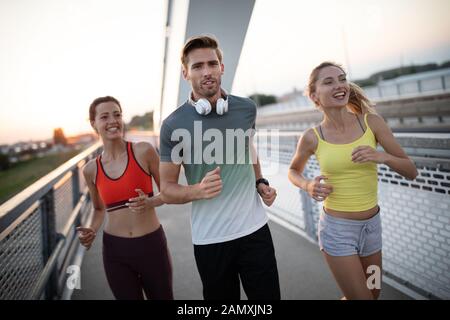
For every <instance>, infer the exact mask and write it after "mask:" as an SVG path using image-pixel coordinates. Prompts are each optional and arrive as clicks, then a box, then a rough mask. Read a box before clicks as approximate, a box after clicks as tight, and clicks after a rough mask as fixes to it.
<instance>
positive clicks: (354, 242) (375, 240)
mask: <svg viewBox="0 0 450 320" xmlns="http://www.w3.org/2000/svg"><path fill="white" fill-rule="evenodd" d="M318 236H319V246H320V250H323V251H325V253H327V254H329V255H330V256H351V255H359V256H360V257H367V256H370V255H372V254H374V253H376V252H378V251H380V250H381V217H380V211H378V213H377V214H376V215H374V216H373V217H372V218H370V219H367V220H352V219H344V218H336V217H333V216H331V215H329V214H327V213H326V212H325V211H323V209H322V214H321V215H320V219H319V227H318Z"/></svg>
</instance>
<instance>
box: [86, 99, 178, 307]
mask: <svg viewBox="0 0 450 320" xmlns="http://www.w3.org/2000/svg"><path fill="white" fill-rule="evenodd" d="M89 119H90V122H91V125H92V127H93V128H94V130H95V131H96V132H97V133H98V135H99V136H100V138H101V139H102V142H103V152H102V154H101V155H100V156H98V157H97V158H96V159H93V160H91V161H89V162H88V163H87V164H86V166H85V167H84V169H83V174H84V177H85V180H86V184H87V186H88V188H89V193H90V196H91V199H92V204H93V206H94V218H93V220H92V223H91V224H90V226H88V227H79V228H77V230H78V231H79V239H80V242H81V244H82V245H83V246H85V247H86V248H88V249H89V248H90V247H91V245H92V242H93V241H94V239H95V237H96V234H97V232H98V231H99V230H100V228H101V226H102V224H103V220H104V218H105V212H106V213H107V215H106V223H105V226H104V231H103V263H104V268H105V273H106V277H107V280H108V283H109V285H110V287H111V290H112V292H113V294H114V296H115V298H116V299H120V300H142V299H144V295H143V292H144V293H145V296H146V297H147V299H155V300H171V299H173V292H172V266H171V259H170V254H169V250H168V247H167V241H166V237H165V234H164V230H163V228H162V226H161V224H160V223H159V220H158V217H157V216H156V213H155V209H154V208H155V207H157V206H160V205H162V204H163V201H162V200H161V198H160V195H159V194H158V195H154V194H153V186H152V177H153V179H154V180H155V182H156V184H157V185H158V188H159V156H158V154H157V153H156V151H155V149H154V148H153V146H152V145H150V144H148V143H145V142H139V143H131V142H127V141H125V140H124V139H123V136H124V123H123V120H122V107H121V106H120V103H119V101H117V99H115V98H113V97H110V96H106V97H100V98H97V99H95V100H94V101H93V102H92V104H91V106H90V108H89Z"/></svg>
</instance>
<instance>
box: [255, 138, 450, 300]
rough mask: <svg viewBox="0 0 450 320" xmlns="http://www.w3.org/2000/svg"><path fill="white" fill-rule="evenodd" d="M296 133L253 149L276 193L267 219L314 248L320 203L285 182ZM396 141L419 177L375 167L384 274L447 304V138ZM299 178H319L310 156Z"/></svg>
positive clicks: (449, 261)
mask: <svg viewBox="0 0 450 320" xmlns="http://www.w3.org/2000/svg"><path fill="white" fill-rule="evenodd" d="M301 134H302V132H299V131H295V132H280V133H279V137H278V139H277V140H278V142H279V143H278V145H276V144H273V143H267V144H264V143H262V144H258V154H259V155H260V158H261V159H260V160H261V163H262V167H263V171H264V168H265V167H266V168H271V170H269V171H271V174H270V175H268V178H269V180H270V182H271V185H273V186H274V187H275V188H276V189H277V194H278V196H277V200H276V201H275V202H274V204H273V205H272V206H271V207H270V208H269V211H270V212H271V214H272V216H273V217H274V218H275V219H276V220H278V221H279V222H280V223H282V224H284V225H285V226H286V227H288V228H290V229H293V230H295V231H297V232H298V233H299V234H302V235H303V236H305V237H306V238H308V239H310V240H311V241H312V242H314V243H317V223H318V219H319V215H320V212H321V206H322V205H323V204H322V203H321V202H316V201H315V200H313V199H312V198H310V197H309V196H308V195H307V194H306V193H305V192H303V191H301V190H299V189H298V188H296V187H295V186H293V185H292V184H291V183H290V182H289V181H288V178H287V174H288V168H289V164H290V161H291V159H292V156H293V154H294V152H295V150H296V145H297V142H298V139H299V138H300V136H301ZM396 137H397V140H398V141H399V142H400V144H401V145H402V146H403V148H404V150H405V151H406V152H407V153H408V155H409V156H410V157H411V158H412V160H413V161H414V162H415V164H416V166H417V168H418V171H419V176H418V177H417V178H416V179H415V180H413V181H409V180H406V179H405V178H403V177H401V176H400V175H398V174H397V173H395V172H393V171H392V170H391V169H390V168H389V167H387V166H385V165H379V166H378V185H379V191H378V198H379V204H380V207H381V216H382V227H383V268H384V271H385V275H387V276H388V278H389V279H391V280H393V281H395V282H396V283H397V284H401V285H402V286H403V287H406V288H409V289H410V290H412V291H413V292H415V293H418V294H419V295H421V296H426V297H430V298H442V299H449V298H450V196H449V195H450V135H449V134H396ZM259 140H260V139H258V141H259ZM262 141H263V142H265V141H269V140H268V139H267V138H266V139H262ZM272 141H273V140H272ZM269 142H270V141H269ZM276 167H277V170H274V169H273V168H276ZM263 173H264V172H263ZM264 174H265V173H264ZM265 175H266V174H265ZM304 175H305V176H306V177H307V178H309V179H313V178H314V177H316V176H319V175H320V169H319V165H318V162H317V161H316V159H315V158H314V157H312V158H311V159H310V160H309V162H308V163H307V166H306V168H305V171H304Z"/></svg>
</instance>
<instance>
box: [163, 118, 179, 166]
mask: <svg viewBox="0 0 450 320" xmlns="http://www.w3.org/2000/svg"><path fill="white" fill-rule="evenodd" d="M172 131H173V129H172V128H171V127H170V126H169V125H168V124H167V123H166V122H165V121H163V123H162V126H161V130H160V132H159V148H160V152H161V155H160V159H161V161H162V162H172V159H171V154H172V149H173V147H174V146H175V144H176V141H172V140H171V137H172Z"/></svg>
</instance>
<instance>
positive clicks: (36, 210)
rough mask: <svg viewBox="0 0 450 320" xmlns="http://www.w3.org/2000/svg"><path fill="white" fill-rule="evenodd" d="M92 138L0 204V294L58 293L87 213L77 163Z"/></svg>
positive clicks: (90, 153)
mask: <svg viewBox="0 0 450 320" xmlns="http://www.w3.org/2000/svg"><path fill="white" fill-rule="evenodd" d="M100 150H101V144H100V143H96V144H94V145H93V146H91V147H89V148H88V149H87V150H85V151H83V152H82V153H80V154H79V155H77V156H76V157H74V158H72V159H71V160H69V161H68V162H66V163H65V164H63V165H62V166H60V167H59V168H57V169H55V170H54V171H52V172H51V173H49V174H48V175H46V176H45V177H43V178H41V179H40V180H38V181H37V182H35V183H33V184H32V185H31V186H29V187H28V188H26V189H25V190H23V191H22V192H20V193H19V194H18V195H16V196H15V197H13V198H12V199H10V200H9V201H7V202H5V203H4V204H3V205H1V206H0V300H6V299H8V300H10V299H57V298H59V297H60V296H61V294H62V292H63V290H64V286H65V283H66V278H67V276H68V274H67V273H66V270H67V267H68V266H69V265H70V264H71V259H72V258H73V257H74V251H75V250H76V248H77V247H78V239H77V234H76V231H75V227H76V226H78V225H80V224H84V223H85V222H86V220H87V219H89V215H90V213H91V211H92V210H91V206H90V201H89V195H88V192H87V187H86V184H85V182H84V178H83V177H82V172H81V170H82V167H83V165H84V164H85V163H86V162H87V161H88V160H89V159H91V158H93V157H95V156H96V155H97V154H98V152H99V151H100Z"/></svg>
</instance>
